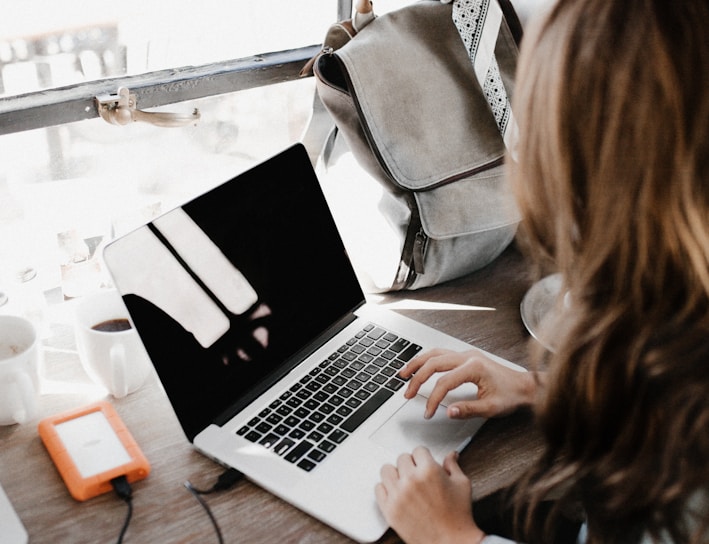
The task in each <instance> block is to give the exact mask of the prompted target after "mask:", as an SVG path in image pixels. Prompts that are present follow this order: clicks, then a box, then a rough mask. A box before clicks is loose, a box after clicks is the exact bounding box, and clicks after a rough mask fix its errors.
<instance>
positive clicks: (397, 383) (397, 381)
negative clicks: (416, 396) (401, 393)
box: [385, 378, 406, 391]
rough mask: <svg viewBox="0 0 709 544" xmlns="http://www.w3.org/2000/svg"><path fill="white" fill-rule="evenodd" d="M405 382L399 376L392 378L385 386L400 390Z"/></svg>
mask: <svg viewBox="0 0 709 544" xmlns="http://www.w3.org/2000/svg"><path fill="white" fill-rule="evenodd" d="M404 383H406V382H404V381H403V380H400V379H399V378H392V379H391V380H389V381H388V382H387V384H386V386H385V387H387V388H388V389H391V390H392V391H398V390H399V389H401V386H402V385H404Z"/></svg>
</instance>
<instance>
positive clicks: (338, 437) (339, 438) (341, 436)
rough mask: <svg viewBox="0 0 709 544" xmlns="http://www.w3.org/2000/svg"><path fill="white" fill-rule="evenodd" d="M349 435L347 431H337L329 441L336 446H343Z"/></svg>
mask: <svg viewBox="0 0 709 544" xmlns="http://www.w3.org/2000/svg"><path fill="white" fill-rule="evenodd" d="M347 436H348V435H347V433H346V432H345V431H341V430H340V429H335V430H334V431H332V432H331V433H330V436H328V439H329V440H331V441H332V442H334V443H335V444H342V442H343V441H344V440H345V438H347Z"/></svg>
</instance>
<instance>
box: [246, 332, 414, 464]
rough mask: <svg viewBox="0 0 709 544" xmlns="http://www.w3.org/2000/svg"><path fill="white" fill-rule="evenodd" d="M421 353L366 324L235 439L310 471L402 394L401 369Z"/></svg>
mask: <svg viewBox="0 0 709 544" xmlns="http://www.w3.org/2000/svg"><path fill="white" fill-rule="evenodd" d="M420 350H421V346H419V345H417V344H414V343H412V342H409V341H408V340H406V339H404V338H401V337H400V336H397V335H396V334H394V333H391V332H389V331H386V330H384V329H382V328H381V327H377V326H375V325H372V324H369V325H367V326H365V327H364V328H363V329H362V330H360V331H359V332H358V333H357V334H356V335H354V336H353V337H352V338H351V339H350V340H348V341H347V342H346V343H345V344H343V345H342V347H340V348H339V349H338V350H337V351H335V352H334V353H333V354H332V355H330V356H329V357H328V358H327V359H325V360H324V361H323V362H322V363H320V364H319V365H318V366H317V367H315V368H314V369H313V370H311V371H310V373H308V374H307V375H306V376H303V378H301V379H300V380H299V381H298V382H297V383H295V384H294V385H292V386H291V387H290V388H289V389H288V390H287V391H285V392H284V393H283V394H282V395H280V397H278V398H277V399H276V400H274V401H273V402H272V403H271V404H270V405H269V406H268V407H267V408H265V409H264V410H262V411H261V412H260V413H259V414H258V416H256V417H254V418H253V419H251V421H249V422H248V423H247V424H246V425H244V426H243V427H241V428H240V429H239V430H238V431H237V434H239V435H241V436H243V437H244V438H246V439H247V440H250V441H251V442H255V443H258V444H261V445H263V446H264V447H266V448H268V449H271V450H272V451H274V452H275V453H277V454H278V455H280V456H281V457H283V459H285V460H286V461H288V462H290V463H294V464H296V465H297V466H298V467H300V468H301V469H303V470H305V471H311V470H313V469H314V468H315V467H316V466H317V464H318V463H320V462H321V461H323V460H324V459H325V458H326V457H327V456H328V455H329V454H330V453H332V452H333V450H334V449H335V448H336V447H337V446H338V445H339V444H341V443H342V442H344V441H345V440H346V439H347V437H348V436H349V435H350V434H351V433H352V432H353V431H354V430H355V429H357V427H359V426H360V425H361V424H362V423H363V422H364V421H365V420H366V419H367V418H368V417H369V416H371V415H372V414H373V413H374V412H375V411H376V410H377V408H379V407H380V406H381V405H382V404H384V402H386V400H387V399H389V398H390V397H391V396H392V395H393V394H394V392H395V391H398V390H399V389H401V387H402V386H403V385H404V383H405V382H404V380H403V379H401V378H400V377H399V376H398V373H399V369H401V368H402V367H403V366H404V364H405V363H406V362H407V361H408V360H409V359H411V358H412V357H413V356H414V355H416V354H417V353H418V352H419V351H420Z"/></svg>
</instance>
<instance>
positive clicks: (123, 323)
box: [91, 318, 130, 332]
mask: <svg viewBox="0 0 709 544" xmlns="http://www.w3.org/2000/svg"><path fill="white" fill-rule="evenodd" d="M91 328H92V329H93V330H95V331H101V332H120V331H127V330H128V329H130V323H129V322H128V320H127V319H125V318H120V319H109V320H108V321H102V322H101V323H98V324H97V325H94V326H93V327H91Z"/></svg>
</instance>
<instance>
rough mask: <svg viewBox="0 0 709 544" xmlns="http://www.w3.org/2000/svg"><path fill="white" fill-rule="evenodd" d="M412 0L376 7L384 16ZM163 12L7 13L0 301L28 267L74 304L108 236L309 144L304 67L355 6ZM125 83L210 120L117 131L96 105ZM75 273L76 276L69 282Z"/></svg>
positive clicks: (95, 272)
mask: <svg viewBox="0 0 709 544" xmlns="http://www.w3.org/2000/svg"><path fill="white" fill-rule="evenodd" d="M409 1H410V0H377V2H376V10H377V12H379V13H383V12H385V11H389V10H391V9H396V8H397V7H400V6H401V5H403V4H406V3H408V2H409ZM154 4H155V3H151V2H139V1H137V0H127V1H125V2H121V3H109V2H104V1H102V0H95V1H94V2H92V3H91V4H88V3H86V2H83V1H80V0H72V1H67V2H60V3H57V2H55V3H49V4H47V3H46V2H41V1H40V0H27V1H25V2H18V1H16V0H15V1H14V2H12V4H11V6H5V8H4V14H3V20H2V22H0V202H2V205H1V206H0V255H2V259H1V260H0V292H5V293H10V292H12V291H13V289H15V288H16V284H17V280H18V274H22V273H24V272H25V271H26V270H27V269H28V268H31V269H34V270H35V271H36V272H37V276H36V281H38V282H39V283H40V285H41V288H42V290H43V291H57V290H59V292H60V293H61V294H63V296H64V297H71V296H75V295H80V294H81V290H82V289H91V288H93V287H95V286H96V285H101V284H102V283H105V282H106V281H108V280H107V278H106V277H105V275H103V274H102V273H101V270H100V266H95V265H98V264H100V263H96V262H95V261H93V260H92V258H94V256H95V255H98V254H99V253H100V246H101V244H102V243H105V242H106V241H108V240H109V239H111V238H112V237H114V236H116V235H119V234H121V233H122V232H125V231H126V230H128V229H130V228H133V227H135V226H137V225H138V224H140V223H142V222H144V221H146V220H147V219H149V218H150V217H152V216H154V215H155V214H158V213H161V212H163V211H166V210H168V209H170V208H172V207H174V206H175V205H178V204H180V203H182V202H184V201H185V200H187V199H189V198H191V197H193V196H195V195H197V194H199V193H201V192H203V191H204V190H206V189H208V188H209V187H211V186H214V185H216V184H218V183H221V182H223V181H225V180H226V179H228V178H229V177H232V176H233V175H234V174H235V173H237V172H239V171H241V170H244V169H245V168H248V167H249V166H251V165H253V164H254V163H255V162H257V161H259V160H261V159H263V158H265V157H267V156H269V155H271V154H273V153H276V152H277V151H279V150H280V149H282V148H284V147H286V146H287V145H290V144H291V143H293V142H295V141H298V140H299V139H300V137H301V136H302V134H303V131H304V130H305V128H306V126H307V124H308V120H309V117H310V115H311V111H312V103H313V102H312V101H313V96H314V82H313V81H312V79H310V78H300V77H299V76H298V72H299V70H300V68H301V67H302V66H303V64H304V63H305V62H306V60H307V59H309V58H310V57H312V56H313V55H314V54H315V53H316V52H317V51H319V45H318V44H319V43H320V42H321V40H322V38H323V37H324V34H325V31H326V30H327V27H328V26H329V25H330V24H331V23H332V22H334V21H335V20H337V19H341V18H343V17H344V15H343V14H349V13H350V10H351V1H350V0H339V1H337V0H304V1H302V2H287V1H283V0H258V1H254V0H248V1H247V0H236V1H234V0H230V1H227V0H204V1H203V2H200V3H199V4H198V5H197V4H195V3H194V2H189V1H187V0H181V1H175V2H171V3H169V4H168V5H165V4H162V5H161V7H160V8H156V7H154ZM72 6H74V9H72ZM166 6H168V7H166ZM119 87H127V88H128V89H130V91H131V92H134V93H135V94H136V97H137V107H138V108H139V109H147V110H150V111H169V112H181V113H189V112H191V111H192V110H193V109H194V108H198V109H199V112H200V115H201V118H200V120H199V121H198V122H197V123H196V124H195V123H190V124H188V125H186V126H183V127H180V128H163V127H158V126H153V125H151V124H147V123H131V124H129V125H127V126H115V125H110V124H108V123H106V122H105V121H104V120H103V119H101V118H100V117H98V114H97V109H96V106H95V102H94V97H96V96H101V95H106V94H115V93H116V92H117V90H118V88H119ZM70 277H72V278H74V279H76V278H78V279H79V280H80V281H78V282H75V283H74V287H73V288H71V289H69V288H68V287H67V282H68V281H69V279H70ZM72 289H74V290H72ZM0 302H1V300H0ZM0 311H2V308H0Z"/></svg>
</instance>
